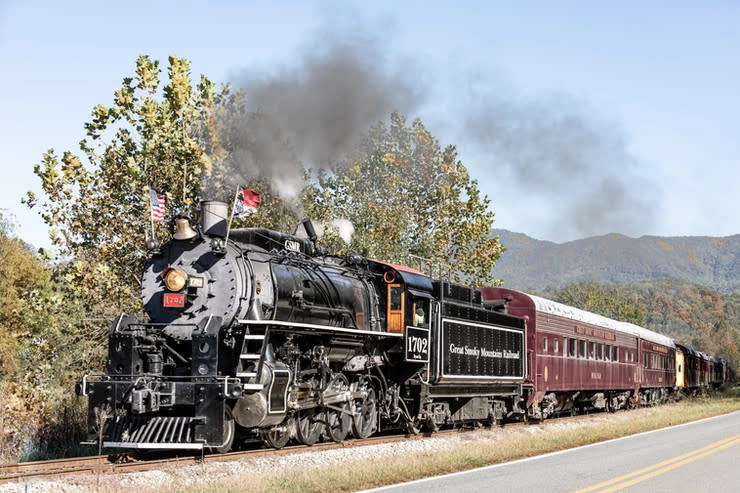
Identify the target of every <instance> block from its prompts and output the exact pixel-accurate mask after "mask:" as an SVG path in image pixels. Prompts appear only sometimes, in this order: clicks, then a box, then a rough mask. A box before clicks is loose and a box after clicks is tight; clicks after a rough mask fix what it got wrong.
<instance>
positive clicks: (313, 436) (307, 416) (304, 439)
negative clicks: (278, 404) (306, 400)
mask: <svg viewBox="0 0 740 493" xmlns="http://www.w3.org/2000/svg"><path fill="white" fill-rule="evenodd" d="M323 428H324V414H323V413H322V412H321V411H319V410H318V409H316V408H313V409H304V410H303V411H301V412H299V413H298V416H297V418H296V427H295V431H296V439H297V440H298V443H300V444H302V445H308V446H311V445H313V444H314V443H316V442H318V441H319V438H321V430H322V429H323Z"/></svg>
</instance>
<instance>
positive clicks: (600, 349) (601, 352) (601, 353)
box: [599, 343, 604, 359]
mask: <svg viewBox="0 0 740 493" xmlns="http://www.w3.org/2000/svg"><path fill="white" fill-rule="evenodd" d="M599 359H604V345H603V344H602V343H599Z"/></svg>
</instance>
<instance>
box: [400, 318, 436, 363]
mask: <svg viewBox="0 0 740 493" xmlns="http://www.w3.org/2000/svg"><path fill="white" fill-rule="evenodd" d="M404 340H405V343H406V357H405V360H406V361H415V362H418V363H429V347H430V345H431V344H430V341H429V329H422V328H421V327H411V326H409V327H406V333H405V334H404Z"/></svg>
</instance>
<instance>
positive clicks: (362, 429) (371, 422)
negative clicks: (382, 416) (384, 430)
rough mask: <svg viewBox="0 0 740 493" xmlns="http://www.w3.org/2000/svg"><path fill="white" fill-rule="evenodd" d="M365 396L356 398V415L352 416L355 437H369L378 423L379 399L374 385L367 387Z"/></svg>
mask: <svg viewBox="0 0 740 493" xmlns="http://www.w3.org/2000/svg"><path fill="white" fill-rule="evenodd" d="M366 390H367V395H365V397H364V398H360V399H355V415H354V417H353V418H352V434H353V435H354V436H355V438H367V437H369V436H370V435H372V434H373V432H374V431H375V429H376V427H377V424H378V409H377V399H376V398H375V390H374V389H373V388H372V387H369V386H368V388H367V389H366Z"/></svg>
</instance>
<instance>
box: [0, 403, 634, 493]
mask: <svg viewBox="0 0 740 493" xmlns="http://www.w3.org/2000/svg"><path fill="white" fill-rule="evenodd" d="M619 412H625V411H619ZM588 416H591V414H579V415H576V416H566V417H561V418H558V419H557V420H555V421H566V420H578V419H583V418H587V417H588ZM545 422H550V420H546V421H545ZM505 426H506V428H512V427H519V426H526V423H523V422H513V423H507V424H506V425H505ZM478 429H482V430H487V429H489V428H485V427H484V428H453V429H443V430H440V431H437V432H435V433H434V434H430V433H420V434H418V435H404V434H393V435H380V436H374V437H370V438H365V439H355V440H347V441H344V442H341V443H334V442H324V443H317V444H315V445H312V446H310V447H309V446H306V445H291V446H288V447H285V448H282V449H279V450H276V449H252V450H241V451H237V452H229V453H226V454H211V455H188V456H184V457H170V458H162V459H154V460H136V459H134V458H132V457H131V456H128V455H120V454H119V455H99V456H93V457H76V458H70V459H57V460H47V461H38V462H22V463H19V464H9V465H0V484H2V483H8V482H15V481H28V480H31V479H36V480H38V479H51V478H58V477H61V476H69V475H86V474H107V473H126V472H135V471H148V470H155V469H162V468H165V467H173V466H174V467H177V466H182V465H187V464H200V463H204V462H228V461H234V460H241V459H244V458H251V457H263V456H275V455H284V454H293V453H298V452H307V451H320V450H331V449H338V448H348V447H363V446H366V445H377V444H383V443H393V442H399V441H406V440H418V439H421V438H426V437H430V436H434V437H437V436H444V435H448V434H453V433H461V432H475V431H477V430H478Z"/></svg>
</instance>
